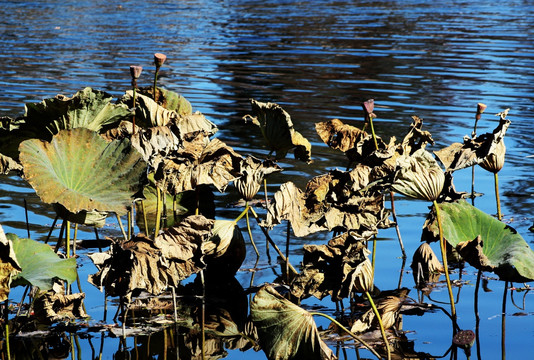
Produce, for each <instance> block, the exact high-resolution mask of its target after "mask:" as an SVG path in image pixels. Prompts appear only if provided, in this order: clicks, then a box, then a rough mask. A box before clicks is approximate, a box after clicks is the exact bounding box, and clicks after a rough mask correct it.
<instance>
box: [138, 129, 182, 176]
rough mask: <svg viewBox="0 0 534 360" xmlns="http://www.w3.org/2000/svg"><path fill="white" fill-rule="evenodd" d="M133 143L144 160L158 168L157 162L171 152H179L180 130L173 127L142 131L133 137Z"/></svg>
mask: <svg viewBox="0 0 534 360" xmlns="http://www.w3.org/2000/svg"><path fill="white" fill-rule="evenodd" d="M131 142H132V146H133V147H134V148H135V149H136V150H137V151H139V153H140V154H141V155H142V156H143V160H145V161H146V162H147V163H148V164H149V165H150V166H152V167H156V166H157V162H159V161H162V158H163V157H165V156H167V154H169V153H170V152H171V151H174V150H177V149H178V148H179V146H180V144H181V140H180V133H179V130H178V129H177V128H175V127H172V126H157V127H152V128H148V129H141V130H139V131H137V132H136V133H135V134H134V135H132V137H131ZM155 165H156V166H155Z"/></svg>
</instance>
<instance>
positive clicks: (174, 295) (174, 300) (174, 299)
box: [171, 286, 178, 323]
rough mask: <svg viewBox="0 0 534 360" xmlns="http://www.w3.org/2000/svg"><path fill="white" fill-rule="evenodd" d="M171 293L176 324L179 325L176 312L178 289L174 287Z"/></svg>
mask: <svg viewBox="0 0 534 360" xmlns="http://www.w3.org/2000/svg"><path fill="white" fill-rule="evenodd" d="M171 291H172V307H173V310H174V322H175V323H177V322H178V312H177V310H176V289H175V288H174V286H171Z"/></svg>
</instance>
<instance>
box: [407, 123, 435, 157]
mask: <svg viewBox="0 0 534 360" xmlns="http://www.w3.org/2000/svg"><path fill="white" fill-rule="evenodd" d="M412 120H413V122H412V124H411V125H410V130H409V131H408V134H406V136H405V137H404V139H403V140H402V143H401V144H400V148H401V149H402V154H408V155H411V154H413V153H414V152H416V151H417V150H419V149H424V148H425V147H426V145H427V144H434V139H433V138H432V134H430V133H429V132H428V131H425V130H421V128H422V127H423V119H422V118H420V117H418V116H415V115H414V116H412Z"/></svg>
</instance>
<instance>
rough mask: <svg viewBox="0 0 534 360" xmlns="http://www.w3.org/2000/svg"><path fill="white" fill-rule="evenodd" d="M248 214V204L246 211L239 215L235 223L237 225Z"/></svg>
mask: <svg viewBox="0 0 534 360" xmlns="http://www.w3.org/2000/svg"><path fill="white" fill-rule="evenodd" d="M247 212H248V202H247V205H246V206H245V210H243V211H242V212H241V214H239V216H238V217H237V218H236V219H235V220H234V223H235V224H237V222H238V221H239V220H241V219H242V218H243V216H245V215H246V214H247Z"/></svg>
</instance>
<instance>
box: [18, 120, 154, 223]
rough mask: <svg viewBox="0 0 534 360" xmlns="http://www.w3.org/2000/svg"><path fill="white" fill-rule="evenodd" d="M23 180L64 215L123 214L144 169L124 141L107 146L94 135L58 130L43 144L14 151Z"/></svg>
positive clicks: (35, 142) (81, 130)
mask: <svg viewBox="0 0 534 360" xmlns="http://www.w3.org/2000/svg"><path fill="white" fill-rule="evenodd" d="M20 159H21V163H22V164H23V166H24V176H25V178H26V180H27V181H28V182H29V183H30V184H31V185H32V187H33V188H34V189H35V191H36V192H37V195H39V197H40V198H41V200H42V201H44V202H46V203H56V202H57V203H60V204H61V205H63V206H64V207H65V208H66V209H67V210H69V211H71V212H73V213H77V212H79V211H84V210H85V211H93V210H98V211H109V212H117V213H119V214H124V213H126V206H128V205H129V204H130V202H131V200H132V196H133V195H134V194H135V193H136V192H137V191H138V190H139V189H140V187H141V183H140V182H141V179H142V177H143V176H144V172H145V169H146V164H145V162H144V161H143V160H142V159H141V155H140V154H139V153H138V152H136V151H135V150H133V149H132V148H131V146H130V142H129V140H127V139H124V140H121V141H118V140H116V141H112V142H111V143H107V142H106V141H105V140H104V139H102V138H101V137H100V136H99V135H98V134H97V133H95V132H94V131H91V130H88V129H84V128H77V129H72V130H63V131H61V132H60V133H59V134H57V135H56V136H54V138H53V139H52V142H50V143H48V142H45V141H41V140H38V139H31V140H26V141H24V142H23V143H21V145H20Z"/></svg>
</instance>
